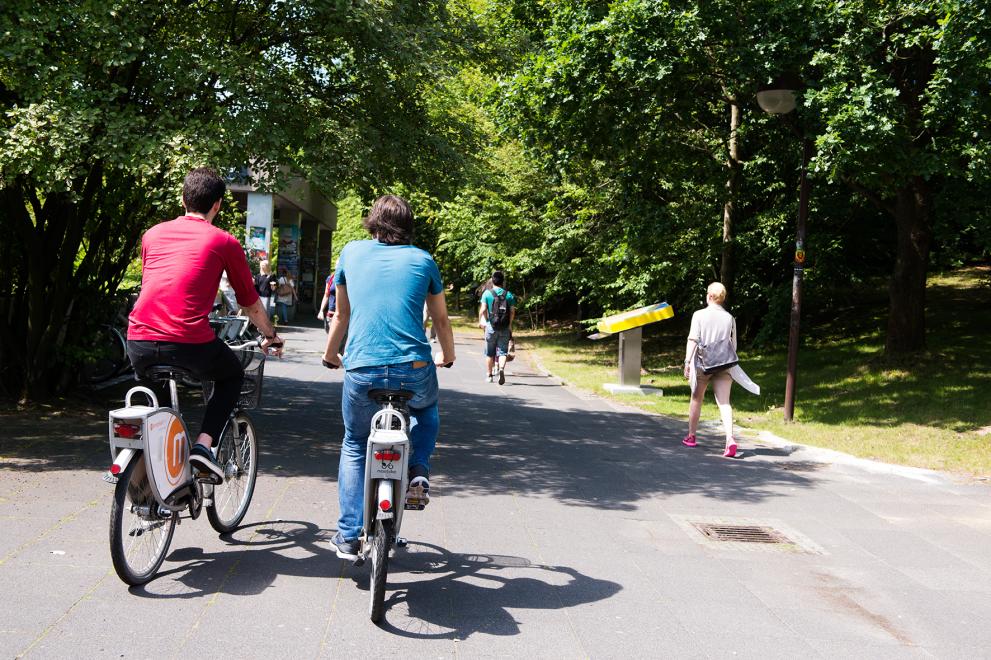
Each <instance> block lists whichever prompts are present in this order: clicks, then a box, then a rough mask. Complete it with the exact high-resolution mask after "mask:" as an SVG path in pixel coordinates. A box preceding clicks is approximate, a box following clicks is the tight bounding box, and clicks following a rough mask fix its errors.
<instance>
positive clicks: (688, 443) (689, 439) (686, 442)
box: [681, 433, 698, 447]
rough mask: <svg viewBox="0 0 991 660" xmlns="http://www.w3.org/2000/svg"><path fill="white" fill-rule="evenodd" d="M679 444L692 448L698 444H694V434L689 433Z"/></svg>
mask: <svg viewBox="0 0 991 660" xmlns="http://www.w3.org/2000/svg"><path fill="white" fill-rule="evenodd" d="M681 444H683V445H685V446H686V447H694V446H695V445H697V444H698V443H697V442H695V434H694V433H689V434H688V435H686V436H685V439H684V440H682V441H681Z"/></svg>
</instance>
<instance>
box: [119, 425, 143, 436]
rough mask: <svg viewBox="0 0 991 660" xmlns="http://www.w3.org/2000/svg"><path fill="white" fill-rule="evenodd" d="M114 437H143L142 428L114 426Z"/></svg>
mask: <svg viewBox="0 0 991 660" xmlns="http://www.w3.org/2000/svg"><path fill="white" fill-rule="evenodd" d="M114 435H116V436H118V437H120V438H139V437H141V427H140V426H138V425H137V424H120V423H117V424H114Z"/></svg>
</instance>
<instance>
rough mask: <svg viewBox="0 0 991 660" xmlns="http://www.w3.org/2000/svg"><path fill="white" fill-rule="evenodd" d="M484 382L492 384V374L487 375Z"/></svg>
mask: <svg viewBox="0 0 991 660" xmlns="http://www.w3.org/2000/svg"><path fill="white" fill-rule="evenodd" d="M485 382H486V383H491V382H492V374H489V375H487V376H486V377H485Z"/></svg>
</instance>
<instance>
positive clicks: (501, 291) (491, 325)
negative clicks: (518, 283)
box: [478, 270, 516, 385]
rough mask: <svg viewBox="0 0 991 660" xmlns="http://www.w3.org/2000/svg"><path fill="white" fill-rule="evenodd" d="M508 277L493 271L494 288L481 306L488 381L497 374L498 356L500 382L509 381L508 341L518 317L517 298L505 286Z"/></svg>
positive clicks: (486, 378)
mask: <svg viewBox="0 0 991 660" xmlns="http://www.w3.org/2000/svg"><path fill="white" fill-rule="evenodd" d="M505 282H506V276H505V274H504V273H503V272H502V271H501V270H497V271H495V272H494V273H492V288H491V289H486V290H485V293H483V294H482V304H481V305H480V306H479V308H478V323H479V325H480V326H481V327H482V328H484V329H485V358H486V360H485V365H486V372H485V382H487V383H491V382H492V380H493V378H494V377H495V375H494V373H493V369H494V368H495V366H496V360H497V359H498V366H499V384H500V385H503V384H505V382H506V358H507V356H508V355H509V340H510V339H512V337H513V319H514V318H516V297H515V296H514V295H513V294H512V293H511V292H510V291H509V290H507V289H505V288H503V284H505Z"/></svg>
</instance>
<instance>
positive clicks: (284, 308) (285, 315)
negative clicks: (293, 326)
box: [275, 302, 289, 323]
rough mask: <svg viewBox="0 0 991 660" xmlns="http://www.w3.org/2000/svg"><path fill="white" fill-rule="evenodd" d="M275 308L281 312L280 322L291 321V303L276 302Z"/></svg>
mask: <svg viewBox="0 0 991 660" xmlns="http://www.w3.org/2000/svg"><path fill="white" fill-rule="evenodd" d="M275 308H276V311H277V313H278V314H279V323H289V305H288V304H286V303H284V302H276V303H275Z"/></svg>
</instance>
